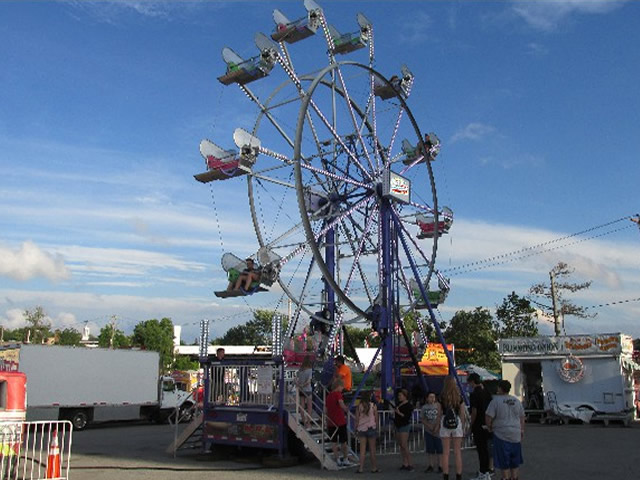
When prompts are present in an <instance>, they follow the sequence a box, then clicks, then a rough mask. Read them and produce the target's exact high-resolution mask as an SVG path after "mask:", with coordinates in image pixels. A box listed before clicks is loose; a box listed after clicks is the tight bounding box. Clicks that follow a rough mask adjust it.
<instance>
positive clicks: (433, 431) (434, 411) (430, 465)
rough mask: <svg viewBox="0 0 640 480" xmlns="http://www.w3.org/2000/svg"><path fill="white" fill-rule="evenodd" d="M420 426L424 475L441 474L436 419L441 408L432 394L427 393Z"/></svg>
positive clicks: (440, 412) (438, 434) (440, 451)
mask: <svg viewBox="0 0 640 480" xmlns="http://www.w3.org/2000/svg"><path fill="white" fill-rule="evenodd" d="M420 413H421V415H420V417H421V418H422V424H423V425H424V446H425V450H426V452H427V469H426V470H425V472H426V473H429V472H435V471H436V470H437V471H438V472H439V473H442V467H441V466H440V455H442V440H440V423H439V422H438V418H440V416H441V415H442V407H441V406H440V403H439V402H438V399H437V398H436V394H435V393H434V392H429V393H428V394H427V398H426V399H425V404H424V405H423V406H422V409H421V412H420Z"/></svg>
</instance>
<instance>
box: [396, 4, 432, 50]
mask: <svg viewBox="0 0 640 480" xmlns="http://www.w3.org/2000/svg"><path fill="white" fill-rule="evenodd" d="M432 25H433V19H432V18H431V17H430V16H429V14H427V13H426V12H424V11H416V10H413V11H412V12H411V15H410V16H405V17H403V18H402V19H400V28H399V29H398V32H399V35H398V36H399V40H400V42H403V43H421V42H424V41H425V40H426V39H428V38H429V29H430V27H431V26H432Z"/></svg>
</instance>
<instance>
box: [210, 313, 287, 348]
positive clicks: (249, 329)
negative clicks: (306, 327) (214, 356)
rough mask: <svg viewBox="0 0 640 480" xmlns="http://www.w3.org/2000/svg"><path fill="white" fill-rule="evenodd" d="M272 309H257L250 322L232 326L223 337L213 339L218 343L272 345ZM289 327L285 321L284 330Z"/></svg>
mask: <svg viewBox="0 0 640 480" xmlns="http://www.w3.org/2000/svg"><path fill="white" fill-rule="evenodd" d="M275 313H276V312H274V311H272V310H256V311H255V312H253V318H252V319H251V320H249V321H248V322H246V323H244V324H241V325H236V326H235V327H231V328H230V329H229V330H227V331H226V332H225V334H224V335H222V337H220V338H217V339H215V340H213V341H212V343H214V344H218V345H271V338H272V330H271V325H272V321H273V316H274V314H275ZM286 328H287V325H286V321H284V322H283V325H282V330H283V331H285V330H286Z"/></svg>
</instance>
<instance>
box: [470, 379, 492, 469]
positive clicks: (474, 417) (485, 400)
mask: <svg viewBox="0 0 640 480" xmlns="http://www.w3.org/2000/svg"><path fill="white" fill-rule="evenodd" d="M467 384H468V385H470V386H471V387H472V388H473V392H471V396H470V397H469V403H470V406H471V433H473V441H474V443H475V444H476V450H477V452H478V462H479V463H480V473H479V474H478V476H477V477H476V478H475V479H474V480H485V479H486V480H489V478H490V477H489V432H488V430H487V426H486V425H485V423H484V414H485V412H486V410H487V406H488V405H489V402H491V394H490V393H489V392H488V391H487V389H486V388H484V386H483V385H482V379H481V378H480V375H478V374H477V373H471V374H470V375H469V376H468V377H467Z"/></svg>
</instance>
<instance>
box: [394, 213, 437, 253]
mask: <svg viewBox="0 0 640 480" xmlns="http://www.w3.org/2000/svg"><path fill="white" fill-rule="evenodd" d="M391 211H392V212H393V214H394V215H395V216H396V217H397V218H398V225H399V226H400V228H401V229H402V231H403V232H404V233H405V234H406V236H407V237H408V238H409V240H410V241H411V243H412V244H413V246H414V248H415V249H416V251H417V252H418V253H419V254H420V256H421V257H422V259H423V260H424V261H425V262H426V263H427V265H431V264H432V260H431V259H430V258H429V257H427V255H425V253H424V252H423V251H422V249H421V248H420V245H418V242H416V240H415V239H414V238H413V236H412V235H411V234H410V233H409V231H408V230H407V227H406V226H405V225H404V222H402V220H400V216H399V214H398V211H397V209H396V208H395V207H392V209H391Z"/></svg>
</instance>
